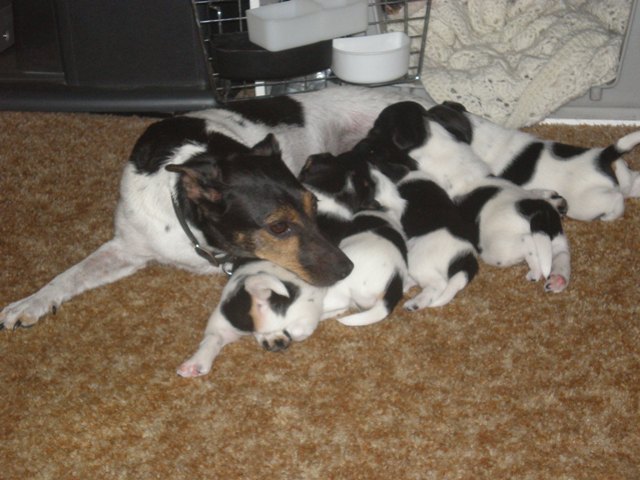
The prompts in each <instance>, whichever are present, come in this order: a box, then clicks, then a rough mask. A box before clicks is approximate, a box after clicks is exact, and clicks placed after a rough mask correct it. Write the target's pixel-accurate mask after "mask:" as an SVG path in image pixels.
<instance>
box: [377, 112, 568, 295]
mask: <svg viewBox="0 0 640 480" xmlns="http://www.w3.org/2000/svg"><path fill="white" fill-rule="evenodd" d="M444 114H446V118H444V119H443V110H442V108H440V107H438V106H437V107H433V108H432V109H430V110H426V109H425V108H424V107H422V106H421V105H419V104H417V103H415V102H399V103H397V104H394V105H391V106H389V107H387V108H386V109H385V110H383V112H382V113H381V114H380V116H379V117H378V120H377V121H376V124H375V126H374V130H375V131H377V132H379V133H378V134H379V135H387V137H388V138H389V139H390V140H391V141H392V142H394V143H395V144H396V145H397V146H398V148H400V149H401V150H403V151H405V152H406V153H407V154H408V155H407V156H405V157H398V158H399V159H400V161H401V162H403V165H404V166H405V167H408V168H410V169H419V170H421V171H424V172H426V173H427V174H429V176H431V177H432V178H433V179H434V180H435V181H436V182H437V183H438V184H439V185H440V186H441V187H443V188H444V189H445V191H447V193H448V194H449V196H450V197H452V198H453V199H454V200H455V201H456V202H457V203H459V205H460V207H461V211H462V213H463V216H464V217H465V218H466V219H467V220H469V221H472V222H474V224H475V225H476V233H475V240H474V244H475V245H476V248H477V250H478V252H479V254H480V257H481V258H482V260H483V261H485V262H487V263H489V264H491V265H496V266H509V265H513V264H516V263H520V262H522V261H526V263H527V264H528V265H529V269H530V270H529V273H528V274H527V279H529V280H532V281H536V280H539V279H540V278H544V279H545V290H547V291H552V292H560V291H562V290H564V289H565V288H566V286H567V285H568V282H569V277H570V254H569V246H568V242H567V239H566V237H565V235H564V232H563V230H562V224H561V221H560V219H561V212H564V211H565V210H566V201H565V200H564V199H563V198H562V197H560V196H559V195H558V194H557V193H556V192H554V191H550V190H535V191H532V190H525V189H523V188H521V187H519V186H517V185H515V184H513V183H511V182H509V181H507V180H504V179H501V178H496V177H494V176H492V175H491V171H490V169H489V167H488V165H487V164H486V163H485V162H483V161H482V160H481V159H480V158H479V157H478V156H477V155H476V154H475V153H474V151H473V150H472V149H471V147H470V145H469V143H468V139H469V138H470V136H471V125H470V123H469V121H468V119H467V118H466V117H465V116H464V114H463V113H461V112H457V111H455V110H453V109H450V108H448V107H446V111H444Z"/></svg>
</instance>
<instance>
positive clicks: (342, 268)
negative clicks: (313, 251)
mask: <svg viewBox="0 0 640 480" xmlns="http://www.w3.org/2000/svg"><path fill="white" fill-rule="evenodd" d="M352 270H353V262H352V261H351V260H349V258H348V257H346V256H345V261H343V262H340V263H339V264H338V268H337V269H336V273H337V275H338V276H339V277H340V280H342V279H343V278H347V277H348V276H349V274H350V273H351V271H352Z"/></svg>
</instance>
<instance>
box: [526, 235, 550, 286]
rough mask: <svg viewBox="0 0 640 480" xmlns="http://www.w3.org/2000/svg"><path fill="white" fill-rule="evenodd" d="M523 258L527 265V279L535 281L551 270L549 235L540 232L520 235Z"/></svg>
mask: <svg viewBox="0 0 640 480" xmlns="http://www.w3.org/2000/svg"><path fill="white" fill-rule="evenodd" d="M522 248H523V252H524V259H525V261H526V262H527V265H528V266H529V272H527V280H530V281H532V282H537V281H538V280H540V278H542V277H544V278H546V277H547V276H548V275H549V273H550V272H551V262H552V258H553V255H552V249H551V241H550V239H549V237H548V236H547V235H545V234H542V233H533V234H527V235H523V236H522Z"/></svg>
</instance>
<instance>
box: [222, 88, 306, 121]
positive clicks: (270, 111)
mask: <svg viewBox="0 0 640 480" xmlns="http://www.w3.org/2000/svg"><path fill="white" fill-rule="evenodd" d="M225 108H226V109H227V110H230V111H232V112H235V113H239V114H240V115H242V116H243V117H245V118H246V119H248V120H250V121H252V122H256V123H263V124H265V125H267V126H269V127H276V126H278V125H282V124H286V125H292V126H298V127H303V126H304V112H303V109H302V105H301V104H300V103H299V102H298V101H297V100H294V99H293V98H291V97H286V96H281V97H274V98H261V99H256V100H247V101H244V102H234V103H232V104H230V105H228V106H226V107H225Z"/></svg>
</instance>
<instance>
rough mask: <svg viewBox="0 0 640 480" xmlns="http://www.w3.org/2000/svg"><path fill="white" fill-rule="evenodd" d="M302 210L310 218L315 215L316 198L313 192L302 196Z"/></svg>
mask: <svg viewBox="0 0 640 480" xmlns="http://www.w3.org/2000/svg"><path fill="white" fill-rule="evenodd" d="M302 208H303V209H304V212H305V213H306V214H307V216H308V217H313V216H314V214H315V198H314V196H313V194H312V193H311V192H304V194H303V195H302Z"/></svg>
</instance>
